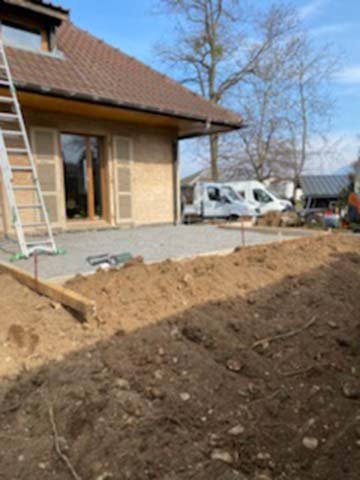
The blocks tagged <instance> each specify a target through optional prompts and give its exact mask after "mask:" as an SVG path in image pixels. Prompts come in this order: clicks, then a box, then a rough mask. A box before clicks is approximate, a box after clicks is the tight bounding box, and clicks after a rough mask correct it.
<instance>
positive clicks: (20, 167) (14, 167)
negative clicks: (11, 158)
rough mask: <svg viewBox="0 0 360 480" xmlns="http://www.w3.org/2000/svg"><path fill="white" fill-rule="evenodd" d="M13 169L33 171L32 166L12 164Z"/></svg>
mask: <svg viewBox="0 0 360 480" xmlns="http://www.w3.org/2000/svg"><path fill="white" fill-rule="evenodd" d="M10 168H11V170H15V171H16V172H32V167H30V166H28V167H23V166H22V165H11V166H10Z"/></svg>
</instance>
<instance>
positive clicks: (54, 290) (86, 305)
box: [0, 262, 96, 321]
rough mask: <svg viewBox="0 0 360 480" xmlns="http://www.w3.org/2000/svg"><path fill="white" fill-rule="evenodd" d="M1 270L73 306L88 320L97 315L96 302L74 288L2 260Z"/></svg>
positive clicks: (58, 300) (65, 304) (49, 296)
mask: <svg viewBox="0 0 360 480" xmlns="http://www.w3.org/2000/svg"><path fill="white" fill-rule="evenodd" d="M0 272H2V273H7V274H9V275H11V276H12V277H13V278H15V279H16V280H17V281H18V282H20V283H22V284H23V285H25V286H27V287H29V288H31V290H34V291H35V292H36V293H39V294H40V295H43V296H44V297H48V298H50V299H51V300H54V301H55V302H59V303H61V304H62V305H64V306H66V307H69V308H71V309H72V310H74V311H75V312H77V313H79V314H80V315H81V316H82V317H83V318H84V319H85V320H86V321H88V320H90V319H91V318H93V317H95V315H96V303H95V302H94V301H92V300H89V299H87V298H85V297H83V296H82V295H80V294H78V293H76V292H73V291H72V290H69V289H67V288H64V287H61V286H60V285H55V284H53V283H49V282H46V281H44V280H40V279H36V278H34V277H33V276H32V275H30V274H29V273H27V272H25V271H24V270H21V269H20V268H17V267H14V266H13V265H9V264H7V263H4V262H0Z"/></svg>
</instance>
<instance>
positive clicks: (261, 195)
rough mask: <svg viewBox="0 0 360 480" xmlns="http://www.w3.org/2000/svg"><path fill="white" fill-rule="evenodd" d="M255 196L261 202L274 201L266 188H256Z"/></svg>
mask: <svg viewBox="0 0 360 480" xmlns="http://www.w3.org/2000/svg"><path fill="white" fill-rule="evenodd" d="M254 198H255V200H256V201H257V202H260V203H270V202H272V201H273V199H272V198H271V197H270V195H269V194H267V193H266V192H265V190H262V189H261V188H256V189H255V190H254Z"/></svg>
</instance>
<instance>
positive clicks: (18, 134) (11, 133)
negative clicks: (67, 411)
mask: <svg viewBox="0 0 360 480" xmlns="http://www.w3.org/2000/svg"><path fill="white" fill-rule="evenodd" d="M2 133H3V135H7V136H8V137H22V136H23V135H24V134H23V132H22V131H20V130H3V131H2Z"/></svg>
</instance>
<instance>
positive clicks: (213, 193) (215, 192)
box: [207, 187, 221, 202]
mask: <svg viewBox="0 0 360 480" xmlns="http://www.w3.org/2000/svg"><path fill="white" fill-rule="evenodd" d="M207 194H208V197H209V200H211V201H212V202H220V200H221V193H220V188H216V187H208V188H207Z"/></svg>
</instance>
